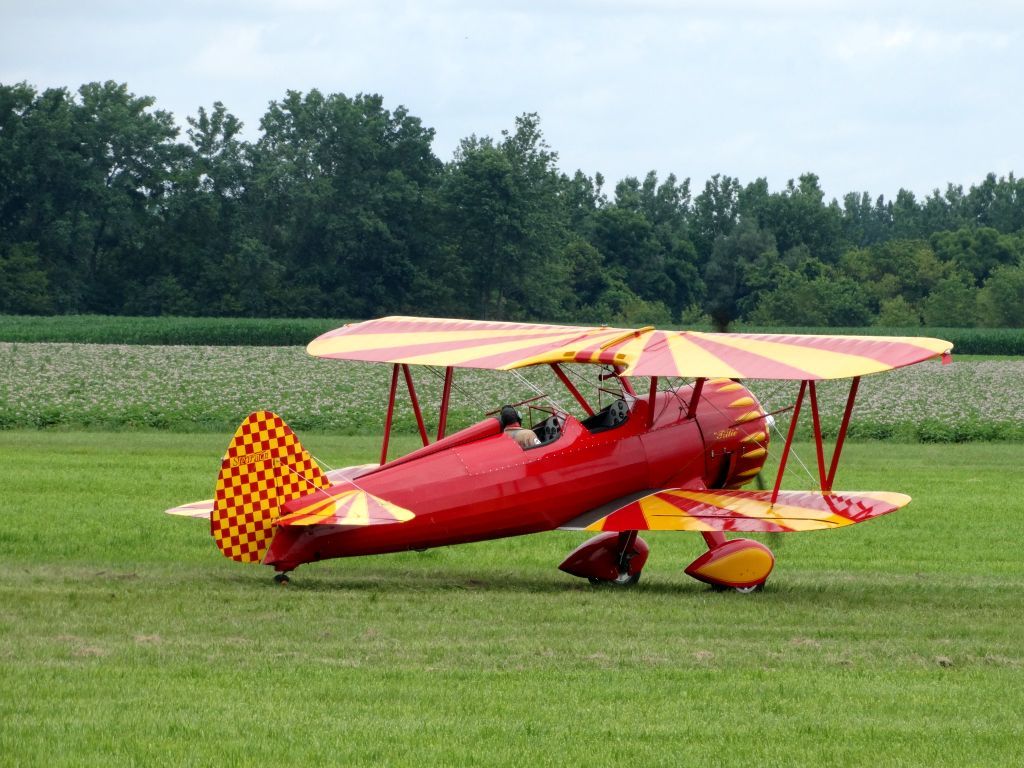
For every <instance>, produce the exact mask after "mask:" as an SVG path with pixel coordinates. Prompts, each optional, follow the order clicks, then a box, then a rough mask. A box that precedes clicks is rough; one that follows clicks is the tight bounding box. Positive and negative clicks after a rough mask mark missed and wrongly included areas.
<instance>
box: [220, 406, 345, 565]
mask: <svg viewBox="0 0 1024 768" xmlns="http://www.w3.org/2000/svg"><path fill="white" fill-rule="evenodd" d="M328 485H329V483H328V480H327V477H326V476H325V475H324V473H323V472H321V471H320V467H318V466H317V465H316V463H315V462H314V461H313V458H312V457H311V456H310V455H309V452H308V451H307V450H306V449H305V448H303V447H302V445H301V443H299V439H298V438H297V437H296V436H295V433H294V432H292V431H291V429H290V428H289V427H288V425H287V424H285V423H284V421H283V420H282V419H281V417H280V416H278V415H277V414H276V413H271V412H270V411H256V412H255V413H250V414H249V416H248V417H246V419H245V421H243V422H242V424H241V426H240V427H239V428H238V430H237V431H236V432H235V436H234V437H233V438H232V439H231V443H230V444H229V445H228V450H227V452H226V453H225V454H224V461H222V462H221V465H220V474H219V475H218V476H217V489H216V491H214V498H213V512H212V513H211V514H210V534H211V535H212V536H213V538H214V541H216V542H217V546H218V547H219V548H220V551H221V552H223V553H224V556H225V557H230V558H231V559H232V560H237V561H238V562H240V563H258V562H260V561H261V560H262V559H263V556H264V555H265V554H266V553H267V549H268V548H269V547H270V540H271V539H272V538H273V537H274V521H276V520H277V518H278V517H280V515H281V505H282V504H284V503H286V502H288V501H291V500H292V499H297V498H299V497H300V496H307V495H309V494H310V493H315V492H316V490H317V489H318V488H326V487H327V486H328Z"/></svg>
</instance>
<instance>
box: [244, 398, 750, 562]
mask: <svg viewBox="0 0 1024 768" xmlns="http://www.w3.org/2000/svg"><path fill="white" fill-rule="evenodd" d="M691 389H692V387H685V388H683V389H681V390H679V391H677V392H676V393H674V394H673V393H669V392H661V393H658V395H657V398H656V401H655V413H654V418H653V419H652V420H650V421H649V413H650V407H649V402H648V400H647V399H634V400H633V401H632V404H631V406H630V412H629V416H628V418H626V419H625V420H624V421H623V422H622V423H621V424H617V425H615V426H610V427H607V426H598V427H596V428H589V429H588V426H587V425H586V424H587V421H590V420H589V419H588V420H586V421H584V422H580V421H579V420H577V419H575V418H574V417H572V416H568V415H567V416H566V417H565V421H564V425H563V427H562V430H561V435H560V436H559V437H557V438H556V439H554V440H551V441H550V442H547V443H544V444H542V445H539V446H537V447H536V448H530V449H528V450H523V449H522V448H520V447H519V445H518V444H517V443H516V442H515V441H514V440H512V439H510V438H509V437H508V436H507V435H505V434H502V433H501V431H500V428H499V425H498V422H497V420H496V419H494V418H488V419H485V420H484V421H482V422H480V423H478V424H475V425H473V426H471V427H468V428H467V429H465V430H462V431H461V432H457V433H455V434H453V435H451V436H449V437H447V438H445V439H444V440H442V441H439V442H437V443H434V444H432V445H430V446H427V447H426V448H424V449H420V450H419V451H414V452H413V453H412V454H410V455H409V456H407V457H402V458H400V459H396V460H394V461H392V462H390V463H388V464H385V465H383V466H381V467H379V468H376V469H371V470H369V471H365V472H363V473H362V474H359V475H356V476H354V477H352V478H351V480H352V481H354V483H355V484H357V485H358V487H359V488H360V489H361V490H363V491H365V492H367V493H369V494H372V495H373V496H376V497H378V498H381V499H384V500H386V501H389V502H391V503H393V504H396V505H398V506H400V507H405V508H409V509H415V510H416V517H415V518H413V519H412V520H409V521H408V522H405V523H403V524H402V525H397V526H395V525H389V526H369V527H360V528H351V529H348V530H341V531H338V530H334V529H332V528H330V527H326V526H324V527H288V528H281V529H279V530H278V532H277V533H276V535H275V536H274V539H273V541H272V542H271V545H270V550H269V552H268V553H267V557H266V558H265V559H264V562H265V563H267V564H269V565H273V566H274V567H275V568H277V569H278V570H291V569H293V568H295V567H297V566H298V565H300V564H302V563H308V562H313V561H316V560H324V559H328V558H334V557H349V556H354V555H372V554H382V553H386V552H399V551H403V550H409V549H427V548H431V547H439V546H445V545H449V544H463V543H467V542H472V541H483V540H487V539H497V538H503V537H507V536H519V535H523V534H528V533H537V532H540V531H549V530H553V529H556V528H558V527H560V526H562V525H564V524H565V523H567V522H568V521H570V520H572V519H574V518H577V517H579V516H580V515H582V514H584V513H586V512H590V511H592V510H596V511H597V513H596V514H595V519H596V516H597V515H599V512H600V510H602V509H604V508H607V509H606V510H605V511H611V510H612V509H615V508H616V507H618V506H620V505H621V504H623V503H625V501H627V500H630V497H634V498H635V496H636V495H637V494H643V495H645V494H647V493H651V492H653V491H654V490H656V489H659V488H672V487H689V488H720V487H728V486H730V485H734V484H737V483H739V482H742V481H745V480H749V479H750V478H751V477H752V475H754V474H756V473H757V471H758V470H759V469H760V468H761V465H762V464H763V463H764V458H765V451H764V450H763V446H764V445H765V444H766V442H767V436H766V435H765V434H763V433H761V434H760V435H759V439H758V440H757V441H756V443H755V442H750V441H748V442H746V443H744V442H743V440H744V438H747V437H749V436H750V435H751V434H756V433H758V432H761V430H762V428H763V414H762V413H761V412H760V410H759V406H758V405H757V403H756V400H754V398H753V396H752V395H751V394H750V393H749V392H748V391H747V390H746V389H745V388H744V387H742V386H741V385H739V384H736V383H735V382H732V381H729V380H722V381H718V382H710V383H709V384H708V386H707V391H706V393H705V397H706V402H705V405H704V408H703V410H702V411H701V413H700V415H699V416H698V417H694V418H687V408H688V403H689V396H690V394H691ZM716 389H724V391H721V392H716V391H715V390H716ZM707 401H710V402H707ZM732 403H738V404H739V405H738V406H737V405H732V406H730V404H732ZM754 414H756V416H760V417H762V418H761V420H758V419H757V418H751V416H752V415H754ZM598 416H599V417H600V416H601V414H598ZM744 417H745V418H746V421H742V422H740V423H736V422H737V419H740V418H744ZM599 420H600V419H598V421H599ZM751 424H752V425H753V426H749V425H751ZM745 425H748V426H745ZM748 453H749V454H750V455H751V457H750V458H747V457H746V454H748ZM741 475H742V477H741ZM351 487H352V483H350V482H348V481H347V480H346V481H343V482H342V483H340V484H338V485H337V486H335V488H336V489H338V490H341V491H347V490H349V489H351ZM330 490H331V489H328V492H330ZM316 500H317V498H316V496H315V495H314V496H312V497H307V499H298V500H296V501H294V502H291V503H289V504H286V505H285V512H286V513H287V514H292V513H297V512H301V511H302V509H303V507H304V506H306V505H308V503H310V502H315V501H316Z"/></svg>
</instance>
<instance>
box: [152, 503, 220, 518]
mask: <svg viewBox="0 0 1024 768" xmlns="http://www.w3.org/2000/svg"><path fill="white" fill-rule="evenodd" d="M211 512H213V499H206V500H205V501H193V502H192V503H191V504H182V505H181V506H180V507H171V508H170V509H165V510H164V513H165V514H168V515H179V516H181V517H196V518H199V519H200V520H209V519H210V513H211Z"/></svg>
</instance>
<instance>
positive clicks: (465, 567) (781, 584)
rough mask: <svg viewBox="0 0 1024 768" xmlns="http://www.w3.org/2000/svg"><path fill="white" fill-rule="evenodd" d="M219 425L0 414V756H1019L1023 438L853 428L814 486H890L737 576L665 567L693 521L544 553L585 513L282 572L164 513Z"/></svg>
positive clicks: (218, 446) (191, 479) (406, 761)
mask: <svg viewBox="0 0 1024 768" xmlns="http://www.w3.org/2000/svg"><path fill="white" fill-rule="evenodd" d="M226 441H227V436H226V435H219V436H217V435H185V434H153V433H149V434H146V433H120V434H104V433H75V432H66V433H64V432H61V433H58V432H34V431H9V432H0V466H2V467H3V470H2V474H0V512H2V514H0V519H2V521H3V526H2V527H0V562H3V563H4V565H5V566H6V567H5V569H4V575H5V577H6V578H5V579H4V582H3V584H2V585H0V679H2V681H3V684H2V686H0V691H2V692H0V764H3V765H47V766H55V765H102V766H116V765H151V764H163V765H222V764H227V765H270V764H281V765H302V766H309V765H317V764H338V765H342V764H344V765H375V766H376V765H416V766H419V765H452V766H456V765H517V766H521V765H572V764H595V765H613V764H630V765H643V766H646V765H665V766H684V765H701V766H704V765H736V766H744V767H745V768H746V767H749V766H752V765H813V766H820V765H872V766H875V765H887V766H888V765H894V766H896V765H922V766H925V765H927V766H936V765H949V766H968V765H969V766H980V765H992V766H1006V765H1019V764H1021V763H1022V761H1024V739H1022V737H1024V720H1022V719H1021V717H1020V691H1021V689H1022V685H1024V639H1022V636H1021V629H1020V628H1021V625H1022V622H1024V599H1022V597H1021V595H1022V593H1024V563H1022V560H1021V555H1020V552H1021V545H1022V541H1024V516H1022V514H1021V511H1020V509H1021V508H1020V499H1021V498H1022V497H1024V475H1022V473H1021V472H1020V466H1021V462H1022V459H1024V451H1022V448H1021V446H1020V445H1007V444H969V445H959V446H939V445H899V444H897V445H889V444H883V443H866V444H853V445H849V446H848V447H847V449H846V457H845V461H844V466H843V467H842V469H841V470H840V475H839V482H838V485H839V486H840V487H842V488H847V489H864V490H878V489H885V490H899V491H904V492H907V493H910V494H911V495H913V496H914V497H915V501H914V503H913V504H911V505H910V506H909V507H907V508H906V509H904V510H901V511H900V512H897V513H895V514H893V515H889V516H886V517H884V518H881V519H879V520H875V521H872V522H869V523H866V524H864V525H858V526H854V527H852V528H850V529H847V530H841V531H832V532H821V533H808V534H793V535H788V536H774V537H766V538H765V540H766V541H767V542H768V543H769V546H771V547H772V548H773V549H774V551H775V553H776V556H777V558H778V564H777V566H776V570H775V572H774V573H773V575H772V578H771V580H770V581H769V585H768V588H767V589H766V590H765V591H764V592H762V593H759V594H754V595H749V596H743V595H738V594H733V593H724V594H723V593H714V592H711V591H709V590H707V589H706V588H705V587H704V586H703V585H701V584H698V583H697V582H694V581H691V580H690V579H688V578H687V577H686V576H685V575H683V573H682V568H683V567H684V566H685V565H686V564H687V563H689V562H690V561H691V560H692V559H693V558H694V557H696V556H697V555H698V554H699V553H700V552H701V550H702V548H703V547H702V544H701V542H700V540H699V538H698V537H696V536H693V535H686V534H670V533H669V534H655V535H650V536H648V540H649V541H650V543H651V559H650V560H649V561H648V565H647V568H646V569H645V573H644V578H643V581H642V582H641V584H640V585H639V586H638V587H637V588H636V589H633V590H624V591H618V590H613V589H593V588H591V587H590V586H589V585H587V584H586V583H584V582H582V581H581V580H578V579H574V578H572V577H569V576H566V575H565V574H562V573H561V572H559V571H557V570H556V568H555V566H556V565H557V564H558V562H560V560H561V559H562V558H563V557H564V555H565V554H566V553H567V552H568V551H569V550H570V549H572V548H573V547H574V546H575V545H576V544H577V543H578V542H580V541H581V540H582V539H583V538H584V536H583V535H581V534H572V533H559V532H556V533H550V534H541V535H537V536H531V537H524V538H517V539H509V540H504V541H496V542H488V543H482V544H474V545H468V546H462V547H451V548H442V549H438V550H433V551H430V552H427V553H423V554H416V553H409V554H406V555H389V556H384V557H376V558H357V559H349V560H339V561H332V562H327V563H320V564H316V565H310V566H304V567H302V568H300V569H299V570H298V571H297V572H296V573H295V574H294V580H293V583H292V585H291V586H289V587H287V588H278V587H275V586H274V585H273V584H272V582H271V580H270V575H271V572H270V570H269V569H266V568H262V567H258V566H243V565H239V564H236V563H232V562H230V561H228V560H226V559H224V558H222V557H221V556H220V555H219V554H218V553H217V551H216V549H215V547H214V546H213V544H212V542H211V541H210V539H209V536H208V534H207V531H206V529H205V526H204V524H203V523H202V522H200V521H193V520H187V519H180V518H170V517H167V516H165V515H162V514H160V511H161V510H162V509H164V508H165V507H168V506H171V505H173V504H175V503H179V502H183V501H188V500H192V499H198V498H204V497H208V496H209V495H210V492H211V486H212V482H213V478H214V473H215V467H216V465H217V462H218V460H219V457H220V455H221V453H222V451H223V449H224V446H225V444H226ZM304 442H305V443H306V444H307V447H308V448H310V449H311V450H312V451H313V452H314V453H315V454H317V455H318V456H320V457H321V458H323V459H324V460H326V461H328V462H330V463H331V464H332V465H342V464H348V463H355V462H359V461H363V460H366V459H368V458H371V457H372V456H373V455H374V453H375V445H376V444H375V441H374V440H372V439H369V438H337V437H330V436H323V435H320V436H316V435H311V436H309V438H308V439H306V440H305V441H304ZM408 446H409V444H408V443H407V444H406V447H408ZM802 457H803V459H804V461H805V462H809V461H813V452H811V451H809V450H807V447H806V446H804V447H803V450H802ZM794 470H795V471H794V474H793V482H792V483H787V485H792V484H799V483H800V482H801V481H800V471H799V467H798V466H795V467H794Z"/></svg>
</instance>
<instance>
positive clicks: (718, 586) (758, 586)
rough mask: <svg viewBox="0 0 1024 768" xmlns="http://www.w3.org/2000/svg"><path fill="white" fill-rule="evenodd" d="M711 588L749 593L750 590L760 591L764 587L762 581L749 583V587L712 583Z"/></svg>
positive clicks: (720, 590) (716, 590) (743, 593)
mask: <svg viewBox="0 0 1024 768" xmlns="http://www.w3.org/2000/svg"><path fill="white" fill-rule="evenodd" d="M711 589H712V590H713V591H715V592H739V593H740V594H741V595H749V594H750V593H752V592H760V591H761V590H762V589H764V582H763V581H762V582H761V583H760V584H751V585H750V586H749V587H727V586H725V585H724V584H712V585H711Z"/></svg>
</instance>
